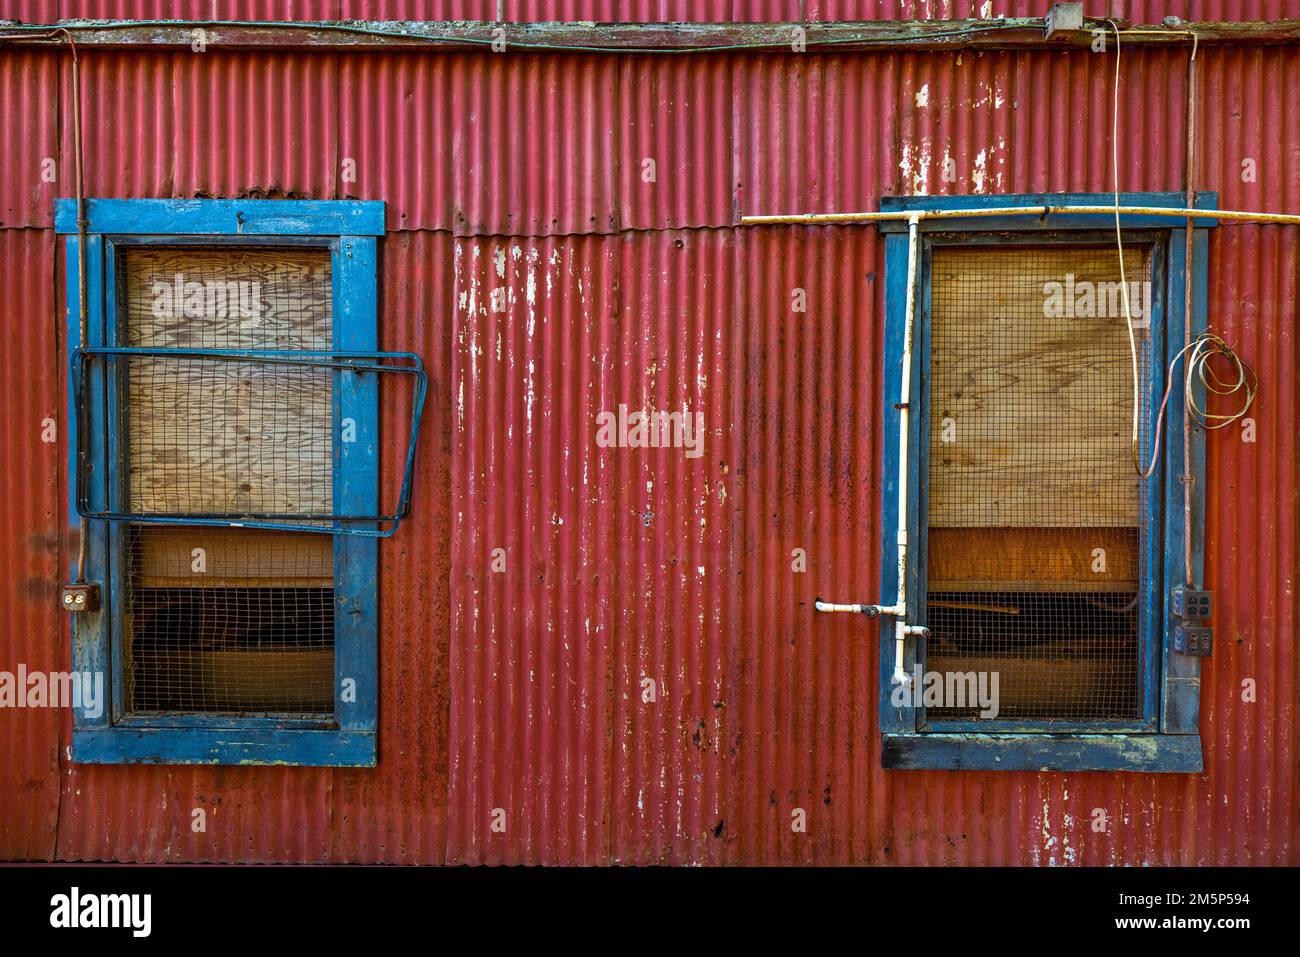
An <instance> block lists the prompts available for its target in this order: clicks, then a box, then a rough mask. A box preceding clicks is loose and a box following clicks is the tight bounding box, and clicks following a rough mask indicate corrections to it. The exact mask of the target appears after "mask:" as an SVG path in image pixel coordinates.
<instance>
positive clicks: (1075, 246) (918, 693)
mask: <svg viewBox="0 0 1300 957" xmlns="http://www.w3.org/2000/svg"><path fill="white" fill-rule="evenodd" d="M1200 201H1201V203H1202V204H1203V205H1205V204H1206V203H1209V205H1206V206H1205V208H1213V205H1212V203H1213V197H1212V196H1207V195H1203V196H1202V197H1200ZM1112 203H1113V197H1110V196H1083V197H1080V196H1067V197H1062V196H1052V197H1044V196H997V197H989V196H978V197H974V196H968V197H907V198H895V199H887V200H885V202H884V203H882V208H885V209H894V210H908V209H921V210H924V209H954V208H955V209H962V208H979V207H983V208H999V207H1016V206H1031V205H1044V204H1053V205H1092V206H1106V205H1111V204H1112ZM1182 204H1183V197H1182V196H1181V195H1174V194H1169V195H1166V194H1140V195H1127V196H1121V206H1147V207H1181V206H1182ZM1212 222H1213V221H1212V220H1198V221H1197V223H1198V225H1197V227H1196V228H1194V230H1193V243H1194V246H1193V249H1194V258H1193V263H1192V264H1191V268H1192V269H1193V270H1194V276H1195V278H1196V284H1195V290H1196V299H1195V300H1194V302H1193V307H1194V308H1193V312H1192V315H1191V316H1190V318H1189V319H1185V317H1184V315H1183V281H1184V280H1183V277H1184V271H1185V269H1186V268H1188V265H1187V263H1186V262H1185V243H1184V232H1183V227H1182V223H1181V222H1180V221H1177V220H1173V219H1169V218H1165V217H1158V216H1146V217H1143V216H1140V215H1137V214H1125V215H1123V216H1122V219H1121V224H1122V233H1123V240H1124V268H1123V271H1122V273H1121V270H1120V260H1119V255H1118V252H1117V247H1116V238H1115V224H1114V218H1113V217H1107V216H1088V215H1076V216H1052V217H1041V216H1020V215H1010V216H997V217H983V216H981V217H974V216H972V217H970V218H957V219H931V220H928V221H927V220H924V219H923V220H921V222H920V223H919V238H918V249H917V255H918V261H917V269H916V287H915V295H916V300H915V310H916V312H915V323H914V331H913V339H912V350H913V356H912V377H913V378H912V388H911V399H910V405H909V425H908V433H909V434H908V436H907V439H908V448H909V454H908V460H909V463H910V464H909V466H908V469H907V474H906V476H905V480H906V481H907V482H908V483H909V486H910V487H909V489H908V490H907V491H908V494H907V502H908V515H907V516H906V517H905V519H904V521H905V522H906V525H905V530H906V532H907V540H908V542H909V543H910V544H909V549H908V551H909V554H908V556H907V568H906V573H907V579H906V587H907V595H906V598H907V607H908V609H909V616H908V617H909V619H910V620H909V624H913V625H919V626H923V627H924V628H925V629H926V631H925V632H923V633H921V634H918V635H916V636H913V637H910V638H908V639H907V642H906V644H905V646H904V652H905V664H904V670H905V671H906V672H907V674H908V675H909V677H910V679H911V680H910V681H909V682H908V683H907V684H902V683H900V682H897V681H895V680H894V662H895V631H894V627H893V622H892V620H891V621H890V622H889V623H888V624H887V625H886V627H885V630H884V632H883V637H884V639H885V640H884V641H883V643H882V656H881V676H880V694H881V709H880V719H881V724H882V729H883V732H884V735H885V742H884V750H883V755H884V756H883V760H884V764H885V766H886V767H893V768H978V769H1011V770H1014V769H1056V770H1083V769H1115V770H1120V769H1125V770H1166V771H1196V770H1200V768H1201V754H1200V740H1199V737H1198V736H1197V706H1198V701H1197V688H1198V681H1197V680H1196V679H1197V678H1198V676H1199V660H1198V659H1197V658H1195V657H1190V656H1186V655H1182V654H1179V653H1177V652H1174V651H1173V626H1174V621H1173V619H1172V617H1171V615H1172V612H1171V609H1170V607H1169V605H1170V595H1171V592H1172V588H1173V585H1174V584H1176V583H1178V582H1181V581H1183V576H1184V549H1183V535H1184V523H1183V482H1182V478H1183V475H1182V473H1183V448H1182V443H1183V438H1182V399H1183V396H1182V390H1181V389H1180V388H1174V389H1172V390H1170V398H1169V408H1168V410H1167V412H1166V419H1165V422H1166V428H1165V431H1164V433H1163V434H1162V435H1161V436H1160V439H1159V441H1160V444H1161V448H1160V449H1159V450H1156V449H1154V448H1153V443H1154V442H1155V440H1156V430H1155V421H1156V415H1157V412H1158V408H1159V405H1160V401H1161V398H1162V396H1163V395H1164V390H1165V386H1166V384H1167V383H1166V381H1165V380H1166V376H1167V375H1168V365H1169V362H1170V359H1171V358H1172V357H1173V356H1174V355H1175V354H1176V353H1177V352H1178V350H1179V349H1181V348H1182V346H1183V330H1184V322H1185V321H1190V323H1191V331H1192V333H1193V334H1195V333H1196V332H1198V331H1200V330H1201V329H1202V328H1204V321H1205V315H1204V308H1205V307H1204V301H1205V255H1206V243H1205V228H1204V224H1208V223H1212ZM882 232H884V233H885V234H886V272H887V282H888V287H887V288H888V292H887V303H886V311H887V316H886V326H887V329H886V356H885V394H884V403H883V405H884V409H885V426H886V428H885V436H884V449H885V453H884V462H883V468H884V472H883V474H884V494H883V497H882V505H883V509H884V513H883V514H884V539H883V546H884V555H885V561H884V563H883V566H882V567H883V568H884V569H885V571H884V573H883V576H882V598H883V601H884V603H888V601H889V600H890V598H891V596H894V595H895V594H896V592H897V571H896V569H897V564H896V560H895V552H896V548H897V532H898V516H897V504H896V503H897V496H898V482H899V480H900V479H899V475H898V464H899V453H898V443H899V432H900V429H901V425H900V423H901V419H902V416H901V415H900V414H899V410H898V408H897V400H898V397H899V386H900V384H901V383H900V374H901V366H902V363H901V356H902V346H903V330H904V326H905V321H904V313H905V310H906V293H907V274H908V245H909V237H908V225H907V223H906V222H890V223H886V224H883V225H882ZM1121 277H1122V278H1121ZM1122 283H1126V284H1127V291H1128V293H1129V314H1130V315H1131V317H1132V332H1133V346H1132V349H1133V351H1135V352H1136V372H1137V375H1136V382H1137V384H1136V396H1137V405H1138V423H1139V429H1138V431H1139V439H1138V443H1137V446H1136V448H1135V446H1134V443H1133V441H1132V430H1133V414H1134V395H1135V388H1134V366H1135V363H1134V361H1133V352H1132V351H1131V349H1130V339H1129V324H1128V322H1127V320H1126V319H1125V310H1124V304H1123V292H1124V286H1122ZM1180 369H1181V367H1179V368H1178V369H1176V370H1175V373H1174V375H1175V382H1176V383H1181V378H1178V376H1179V375H1180ZM1191 438H1192V452H1193V454H1192V461H1193V470H1192V471H1193V485H1192V488H1193V491H1194V493H1195V495H1196V498H1195V499H1194V510H1193V516H1194V521H1193V523H1192V529H1191V531H1192V535H1193V544H1194V548H1193V554H1194V563H1195V564H1196V565H1197V566H1198V567H1195V568H1194V570H1193V571H1194V574H1195V575H1196V576H1199V574H1200V568H1199V557H1200V552H1199V549H1200V522H1201V517H1202V515H1203V503H1202V502H1201V501H1200V498H1199V496H1200V491H1199V490H1200V488H1201V487H1202V482H1201V479H1202V475H1203V447H1202V439H1203V437H1202V436H1201V435H1200V434H1199V430H1196V429H1194V430H1193V435H1192V437H1191ZM1157 451H1158V455H1157V457H1156V466H1155V469H1154V471H1153V472H1152V473H1151V474H1150V476H1149V477H1146V478H1143V477H1141V476H1140V475H1139V472H1138V469H1137V468H1135V462H1139V461H1140V467H1141V468H1142V469H1143V470H1146V469H1148V467H1149V465H1150V462H1151V459H1152V456H1153V453H1155V452H1157Z"/></svg>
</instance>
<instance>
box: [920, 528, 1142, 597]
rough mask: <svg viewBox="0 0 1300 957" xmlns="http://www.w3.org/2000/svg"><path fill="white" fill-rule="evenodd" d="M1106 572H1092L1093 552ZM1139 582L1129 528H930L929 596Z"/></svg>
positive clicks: (1123, 587)
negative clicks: (1099, 552) (1101, 556)
mask: <svg viewBox="0 0 1300 957" xmlns="http://www.w3.org/2000/svg"><path fill="white" fill-rule="evenodd" d="M1098 548H1101V549H1104V550H1105V553H1106V554H1105V559H1106V561H1105V571H1102V572H1095V571H1093V563H1094V560H1095V559H1094V556H1093V551H1094V549H1098ZM1137 581H1138V536H1137V531H1136V530H1135V529H1132V528H1050V529H1033V528H931V529H930V530H929V565H928V572H927V588H928V590H929V591H930V592H953V591H979V592H1018V591H1048V592H1062V591H1068V592H1123V591H1133V590H1135V589H1136V588H1137Z"/></svg>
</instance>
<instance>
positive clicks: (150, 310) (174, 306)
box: [122, 246, 333, 349]
mask: <svg viewBox="0 0 1300 957" xmlns="http://www.w3.org/2000/svg"><path fill="white" fill-rule="evenodd" d="M123 259H124V262H123V268H122V275H123V276H124V280H123V289H122V294H123V302H124V303H125V305H126V328H125V330H124V332H125V335H126V339H127V344H128V345H132V346H160V347H166V348H177V349H182V348H185V349H328V348H330V345H331V342H332V339H333V322H332V317H331V280H330V254H329V250H327V249H323V248H321V249H304V248H300V247H299V248H295V247H292V246H276V247H227V248H213V247H192V246H146V247H141V248H138V249H131V250H128V251H127V252H126V253H125V254H124V256H123ZM178 284H179V292H180V294H179V295H178V294H177V292H178ZM194 284H197V286H195V285H194ZM199 287H201V295H198V296H196V295H195V293H196V292H197V291H198V289H199ZM248 312H252V313H255V314H254V315H247V314H245V313H248ZM195 313H198V314H197V315H196V314H195Z"/></svg>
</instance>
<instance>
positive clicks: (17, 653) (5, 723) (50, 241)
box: [0, 229, 70, 860]
mask: <svg viewBox="0 0 1300 957" xmlns="http://www.w3.org/2000/svg"><path fill="white" fill-rule="evenodd" d="M53 252H54V238H53V236H52V235H51V234H50V232H49V231H47V230H38V229H0V291H2V293H3V296H4V299H5V303H6V308H5V313H4V319H3V327H4V328H3V331H2V333H0V334H3V336H4V342H5V345H4V348H3V350H0V356H2V357H3V358H2V359H0V421H2V422H4V423H6V432H7V435H6V439H5V441H6V450H5V454H4V456H3V460H2V462H0V489H3V494H0V595H2V596H3V597H0V671H7V672H9V673H10V674H11V675H13V674H16V673H17V672H18V669H19V667H20V666H23V665H26V667H27V668H28V670H29V671H57V670H66V668H67V662H68V659H69V657H70V650H69V645H68V643H67V642H66V641H65V640H63V639H64V636H65V635H66V633H65V631H64V629H63V622H62V621H60V618H59V612H58V576H59V524H58V518H59V501H60V497H59V478H58V476H59V474H60V472H61V469H60V468H59V463H60V462H61V461H62V460H61V459H60V457H59V456H60V451H59V450H60V445H59V439H60V437H59V436H58V434H57V427H55V426H54V425H53V420H55V419H57V420H59V421H61V420H62V419H63V415H62V414H61V411H60V410H59V408H58V404H59V399H58V397H57V396H58V391H59V390H58V386H57V382H58V378H59V374H58V359H57V354H58V353H57V347H56V344H55V341H54V337H53V335H52V332H53V330H54V287H55V283H56V282H57V281H58V279H57V278H56V276H55V272H54V256H53ZM48 439H54V440H55V441H53V442H51V441H47V440H48ZM51 612H54V613H53V614H51ZM60 719H61V715H60V713H59V712H58V711H54V710H51V709H48V708H39V709H36V708H17V709H12V708H5V709H3V710H0V767H4V768H6V771H5V783H4V785H2V786H0V859H2V858H9V857H14V858H23V859H35V860H43V859H46V858H48V857H50V856H52V854H53V852H54V842H53V835H54V829H55V827H56V825H57V823H58V812H59V764H60V761H59V723H60Z"/></svg>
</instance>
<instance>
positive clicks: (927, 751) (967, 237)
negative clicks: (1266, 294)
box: [878, 193, 1218, 772]
mask: <svg viewBox="0 0 1300 957" xmlns="http://www.w3.org/2000/svg"><path fill="white" fill-rule="evenodd" d="M1217 199H1218V197H1217V194H1214V193H1201V194H1198V196H1197V200H1196V208H1198V209H1207V210H1211V209H1215V208H1216V207H1217ZM1119 201H1120V206H1121V207H1134V206H1148V207H1167V208H1182V207H1183V205H1184V197H1183V195H1182V194H1181V193H1121V194H1120V199H1119ZM1113 203H1114V196H1113V194H1068V195H1061V194H1030V195H1000V196H928V197H887V198H885V199H884V200H882V202H881V208H882V209H885V210H927V209H954V208H956V209H980V208H983V209H992V208H998V207H1005V206H1040V205H1080V206H1107V205H1112V204H1113ZM1120 222H1121V227H1122V229H1123V230H1124V236H1125V239H1126V241H1128V242H1132V243H1134V244H1149V245H1151V246H1152V247H1153V255H1152V291H1153V304H1152V306H1153V308H1152V317H1151V320H1152V322H1151V327H1152V334H1151V340H1150V347H1151V354H1150V356H1149V360H1150V361H1149V368H1150V370H1151V375H1150V381H1149V383H1148V390H1149V401H1148V403H1147V405H1148V408H1149V409H1150V415H1151V421H1150V422H1149V423H1148V425H1147V427H1148V429H1150V430H1153V428H1154V420H1155V415H1156V410H1157V408H1158V406H1159V403H1160V398H1161V396H1162V394H1163V391H1164V387H1165V377H1166V375H1167V371H1168V367H1169V363H1170V361H1171V360H1172V359H1173V357H1174V356H1175V355H1176V354H1177V353H1178V351H1179V350H1180V349H1181V348H1182V346H1183V335H1184V332H1183V330H1184V325H1185V323H1186V322H1188V321H1190V323H1191V335H1193V336H1195V335H1196V334H1198V333H1199V332H1201V331H1203V330H1204V329H1205V327H1206V309H1207V299H1208V297H1207V287H1206V276H1207V271H1208V258H1209V257H1208V238H1207V235H1208V234H1207V230H1208V229H1210V228H1213V227H1214V226H1216V225H1217V221H1216V220H1214V219H1198V220H1196V221H1195V226H1194V228H1193V236H1192V240H1193V246H1192V250H1193V262H1192V263H1191V266H1190V268H1191V269H1192V270H1193V273H1192V274H1193V277H1194V279H1195V282H1194V285H1193V289H1194V294H1193V300H1192V314H1191V316H1190V317H1186V316H1185V315H1184V303H1183V298H1184V293H1183V290H1184V276H1185V274H1186V270H1187V268H1188V264H1187V262H1186V252H1185V229H1186V220H1185V219H1179V218H1174V217H1165V216H1155V215H1145V214H1125V213H1123V212H1122V210H1121V217H1120ZM1114 229H1115V221H1114V217H1113V215H1095V216H1094V215H1053V216H1035V215H1023V216H997V217H971V218H969V219H966V218H957V219H943V220H937V219H936V220H930V221H928V222H927V221H926V220H922V221H921V223H920V231H921V234H922V236H921V250H920V253H921V257H920V261H919V264H918V265H919V268H918V277H917V322H916V325H915V328H914V330H913V334H914V341H913V343H912V348H913V363H912V396H913V403H912V410H911V413H912V414H911V421H912V423H914V424H913V425H912V427H911V429H910V435H909V437H908V461H909V462H911V463H915V464H914V465H913V466H912V468H911V469H910V470H909V473H908V475H907V478H906V480H907V481H908V482H909V483H910V484H909V488H908V514H907V516H906V521H907V523H908V540H909V542H911V543H913V545H912V548H911V550H910V554H909V557H908V574H907V581H906V583H905V586H906V588H907V604H908V608H910V609H914V610H915V612H916V616H915V618H914V621H916V622H919V623H922V624H923V623H924V622H925V614H926V610H925V594H926V586H925V571H926V564H927V562H926V554H927V553H926V532H927V529H928V522H927V521H926V519H925V515H926V508H927V493H928V487H927V486H928V483H927V482H925V481H923V480H922V476H924V475H928V474H929V421H930V416H929V400H930V395H929V388H930V382H929V372H930V364H929V360H930V285H929V264H930V254H931V251H932V250H933V248H934V247H935V246H936V245H943V244H961V245H972V244H996V245H1009V244H1016V243H1079V242H1103V243H1104V242H1110V243H1113V242H1114V235H1115V234H1114ZM880 231H881V233H882V234H883V235H884V237H885V301H886V316H885V355H884V375H883V380H882V381H883V383H884V397H883V399H884V401H883V408H884V429H883V433H882V441H883V443H884V445H883V454H882V468H883V473H882V474H883V481H882V489H881V505H882V509H883V519H882V539H881V548H882V555H883V556H884V558H883V561H882V564H881V567H882V578H881V592H880V594H881V602H882V603H884V604H889V603H891V602H893V601H895V600H896V599H897V590H898V589H897V580H896V574H895V571H896V564H895V561H894V552H895V549H896V547H897V545H896V537H897V526H898V522H897V515H896V514H895V508H896V503H897V500H898V497H897V496H898V485H897V483H898V475H897V472H898V438H899V428H900V425H899V413H898V409H897V408H896V407H895V402H896V400H897V397H898V395H899V385H900V376H901V371H902V369H901V357H902V347H903V325H904V312H905V309H906V296H907V254H908V248H907V246H908V238H907V223H906V222H905V221H884V222H882V223H881V224H880ZM1181 373H1182V364H1181V363H1180V365H1179V367H1178V368H1176V369H1175V370H1174V375H1175V377H1176V378H1175V382H1176V384H1177V382H1179V381H1181V378H1180V377H1181ZM1194 389H1195V391H1202V390H1201V387H1200V386H1199V384H1197V385H1196V386H1195V387H1194ZM1200 399H1203V396H1198V400H1200ZM1183 406H1184V397H1183V393H1182V390H1181V389H1180V388H1174V389H1172V390H1171V392H1170V398H1169V408H1168V411H1167V412H1166V418H1165V423H1166V424H1165V434H1164V438H1163V440H1162V442H1163V447H1162V449H1161V452H1160V460H1159V466H1158V468H1157V470H1156V473H1155V474H1154V475H1153V476H1152V477H1151V478H1150V479H1149V480H1147V486H1146V492H1147V495H1146V502H1147V509H1146V512H1145V515H1144V521H1145V523H1146V532H1147V536H1148V537H1147V541H1148V546H1149V547H1148V549H1147V553H1148V554H1147V561H1146V564H1145V567H1144V568H1143V569H1142V581H1141V583H1140V588H1141V593H1142V600H1143V605H1144V610H1145V629H1144V631H1145V634H1146V636H1147V638H1146V642H1145V647H1144V648H1143V658H1142V666H1141V673H1142V679H1143V692H1144V693H1143V696H1142V704H1143V708H1142V716H1141V718H1140V719H1139V720H1137V721H1133V722H1124V723H1118V722H1112V723H1095V724H1063V723H1055V722H1054V723H1050V724H1048V723H1038V724H1034V723H1029V722H981V723H979V724H978V725H977V724H976V723H974V722H950V721H943V722H941V721H932V720H927V719H926V717H925V714H924V709H922V708H913V707H911V706H910V705H904V706H903V707H895V705H894V702H893V701H892V700H891V692H892V691H893V685H892V682H891V675H892V672H893V643H894V633H893V622H892V620H889V621H885V622H883V623H882V629H881V654H880V669H879V676H878V682H879V694H880V708H879V718H880V726H881V732H882V734H883V736H884V741H883V747H882V763H883V765H884V766H885V767H887V768H897V769H926V768H934V769H940V768H942V769H949V770H952V769H963V768H964V769H971V770H1058V771H1077V770H1125V771H1169V772H1199V771H1200V770H1202V761H1201V742H1200V736H1199V733H1198V731H1199V727H1198V716H1199V703H1200V659H1199V658H1195V657H1187V656H1184V655H1179V654H1176V653H1175V652H1174V650H1173V631H1174V624H1175V620H1174V618H1173V614H1172V610H1171V608H1170V603H1169V600H1168V598H1169V595H1170V593H1171V591H1172V588H1173V586H1174V585H1176V584H1178V583H1180V582H1181V581H1183V578H1184V548H1183V534H1184V528H1183V521H1182V501H1183V481H1184V477H1183V448H1182V446H1183V411H1184V410H1183ZM1149 434H1153V433H1149ZM1191 451H1192V476H1191V481H1192V490H1193V503H1192V512H1193V522H1192V536H1193V541H1192V562H1193V568H1192V576H1193V580H1194V581H1195V582H1197V583H1198V584H1199V583H1200V581H1201V575H1202V572H1203V551H1202V549H1203V537H1202V533H1203V525H1204V514H1205V499H1204V488H1205V435H1204V430H1203V429H1201V428H1200V427H1198V426H1196V425H1195V424H1194V425H1193V428H1192V435H1191ZM918 658H919V660H920V661H921V663H922V665H924V661H925V645H924V642H923V641H920V640H917V641H909V642H908V645H907V648H906V658H905V666H906V668H907V670H908V672H909V673H911V672H912V670H913V668H914V667H915V665H916V663H917V661H918Z"/></svg>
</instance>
